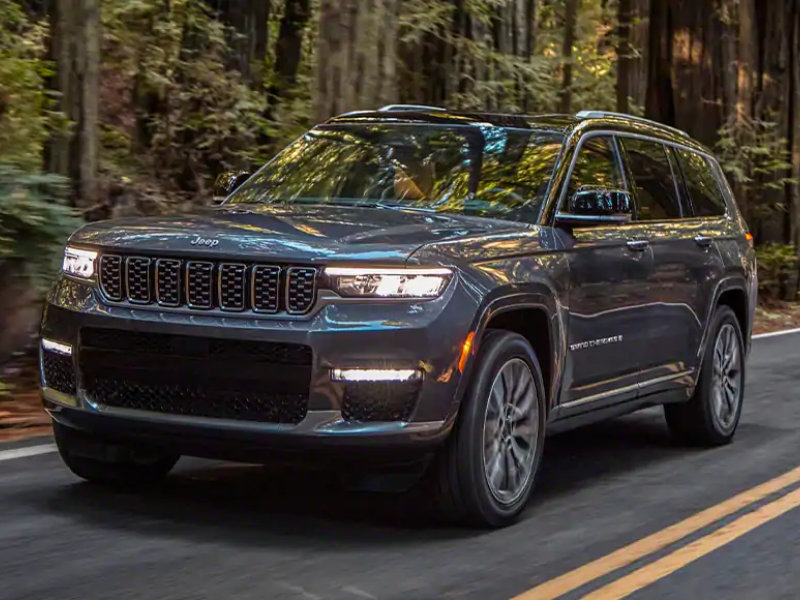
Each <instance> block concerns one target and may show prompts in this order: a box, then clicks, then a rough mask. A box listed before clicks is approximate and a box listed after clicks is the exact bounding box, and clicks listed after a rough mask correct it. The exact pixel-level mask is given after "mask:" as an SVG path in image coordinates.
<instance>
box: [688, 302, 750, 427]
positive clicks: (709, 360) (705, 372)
mask: <svg viewBox="0 0 800 600" xmlns="http://www.w3.org/2000/svg"><path fill="white" fill-rule="evenodd" d="M726 324H730V325H732V326H733V330H734V331H735V333H736V341H737V343H738V344H739V360H741V392H740V394H741V396H740V398H739V403H738V406H737V408H736V417H735V418H734V421H733V426H732V427H731V428H730V430H727V431H726V430H725V429H723V427H722V425H721V424H720V422H719V419H718V418H717V415H716V412H715V411H714V406H713V403H714V401H713V398H712V392H713V387H714V382H713V380H714V346H715V345H716V343H717V338H718V337H719V333H720V330H721V329H722V327H723V326H724V325H726ZM745 359H746V356H745V347H744V336H743V335H742V328H741V326H740V325H739V320H738V319H737V318H736V315H735V314H734V312H733V310H731V309H730V308H729V307H728V306H720V307H719V308H718V309H717V311H716V312H715V313H714V317H713V321H712V323H711V334H710V335H709V336H708V342H707V343H706V348H705V351H704V354H703V365H702V369H701V372H700V381H699V383H698V389H697V393H698V394H700V397H701V399H702V410H703V417H704V418H705V420H706V422H707V423H708V424H709V426H710V429H711V430H712V431H713V433H714V435H715V437H717V438H718V439H719V440H720V441H729V440H731V439H732V438H733V435H734V434H735V433H736V429H737V427H738V426H739V418H740V417H741V414H742V406H743V405H744V390H745V376H746V369H745Z"/></svg>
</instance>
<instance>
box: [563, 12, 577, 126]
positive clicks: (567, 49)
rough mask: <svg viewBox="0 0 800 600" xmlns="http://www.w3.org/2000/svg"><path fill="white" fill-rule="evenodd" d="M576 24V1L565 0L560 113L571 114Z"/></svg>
mask: <svg viewBox="0 0 800 600" xmlns="http://www.w3.org/2000/svg"><path fill="white" fill-rule="evenodd" d="M577 22H578V0H566V4H565V6H564V41H563V44H562V47H561V56H562V57H563V60H564V67H563V72H562V79H561V100H560V108H559V110H560V111H561V112H562V113H569V112H572V46H574V45H575V37H576V28H577Z"/></svg>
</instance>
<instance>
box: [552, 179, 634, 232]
mask: <svg viewBox="0 0 800 600" xmlns="http://www.w3.org/2000/svg"><path fill="white" fill-rule="evenodd" d="M632 216H633V202H632V200H631V195H630V194H629V193H628V192H626V191H624V190H605V189H597V188H585V187H583V188H581V189H579V190H578V191H577V192H575V194H574V195H573V196H572V198H570V199H569V206H568V212H559V213H556V222H557V223H561V224H568V225H573V226H578V227H580V226H592V225H603V224H607V225H610V224H624V223H630V221H631V218H632Z"/></svg>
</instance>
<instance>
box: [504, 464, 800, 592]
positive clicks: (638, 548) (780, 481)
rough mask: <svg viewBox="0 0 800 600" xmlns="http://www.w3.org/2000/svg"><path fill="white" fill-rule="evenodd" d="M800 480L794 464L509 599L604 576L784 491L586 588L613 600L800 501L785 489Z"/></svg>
mask: <svg viewBox="0 0 800 600" xmlns="http://www.w3.org/2000/svg"><path fill="white" fill-rule="evenodd" d="M798 482H800V467H797V468H795V469H792V470H791V471H789V472H788V473H784V474H783V475H780V476H779V477H776V478H775V479H771V480H770V481H767V482H765V483H762V484H761V485H757V486H756V487H754V488H750V489H749V490H746V491H744V492H742V493H741V494H737V495H736V496H733V497H732V498H729V499H727V500H725V501H724V502H721V503H719V504H716V505H714V506H711V507H710V508H707V509H705V510H703V511H701V512H699V513H697V514H695V515H692V516H691V517H689V518H688V519H684V520H683V521H681V522H679V523H675V524H674V525H671V526H669V527H667V528H666V529H662V530H661V531H658V532H656V533H654V534H652V535H649V536H647V537H646V538H642V539H641V540H638V541H636V542H634V543H632V544H629V545H628V546H625V547H623V548H620V549H619V550H616V551H614V552H612V553H611V554H607V555H606V556H603V557H602V558H598V559H597V560H595V561H592V562H590V563H588V564H585V565H583V566H581V567H578V568H577V569H574V570H572V571H570V572H569V573H565V574H564V575H561V576H560V577H556V578H555V579H551V580H550V581H546V582H544V583H542V584H541V585H537V586H536V587H534V588H531V589H530V590H528V591H527V592H523V593H522V594H520V595H519V596H516V597H515V598H514V599H513V600H549V599H552V598H558V597H559V596H563V595H564V594H567V593H569V592H572V591H574V590H576V589H578V588H579V587H581V586H583V585H586V584H588V583H591V582H592V581H594V580H595V579H598V578H600V577H602V576H604V575H608V574H610V573H612V572H614V571H616V570H617V569H621V568H622V567H625V566H627V565H630V564H631V563H633V562H635V561H637V560H639V559H642V558H644V557H646V556H648V555H650V554H652V553H654V552H657V551H659V550H662V549H664V548H666V547H667V546H669V545H671V544H674V543H676V542H678V541H680V540H682V539H683V538H685V537H686V536H688V535H691V534H692V533H695V532H697V531H699V530H700V529H703V528H705V527H708V526H710V525H713V524H714V523H716V522H717V521H719V520H720V519H723V518H725V517H728V516H730V515H732V514H734V513H737V512H739V511H741V510H744V509H746V508H747V507H749V506H750V505H752V504H755V503H757V502H759V501H761V500H764V499H765V498H767V497H768V496H771V495H773V494H776V493H777V492H780V491H782V490H783V491H784V492H785V493H784V495H782V496H780V497H779V498H778V499H776V500H773V501H771V502H769V503H767V504H764V505H763V506H760V507H759V508H757V509H755V510H753V511H751V512H747V513H745V514H744V515H742V516H740V517H738V518H736V519H734V520H733V521H731V522H730V523H727V524H726V525H724V526H722V527H720V528H719V529H716V530H714V531H712V532H711V533H709V534H707V535H704V536H702V537H700V538H698V539H696V540H694V541H692V542H691V543H688V544H686V545H685V546H682V547H680V548H678V549H677V550H675V551H673V552H671V553H670V554H667V555H666V556H663V557H661V558H659V559H658V560H655V561H653V562H651V563H649V564H647V565H645V566H643V567H641V568H639V569H637V570H635V571H633V572H632V573H629V574H627V575H624V576H623V577H621V578H619V579H616V580H614V581H612V582H611V583H609V584H607V585H604V586H603V587H601V588H599V589H597V590H595V591H593V592H591V593H589V594H588V595H587V596H585V598H590V599H592V600H612V599H616V598H624V597H625V596H628V595H630V594H632V593H633V592H635V591H637V590H640V589H642V588H643V587H645V586H647V585H650V584H651V583H653V582H655V581H658V580H659V579H662V578H664V577H666V576H667V575H669V574H670V573H673V572H675V571H677V570H678V569H680V568H681V567H684V566H686V565H687V564H689V563H691V562H693V561H695V560H697V559H698V558H700V557H702V556H705V555H706V554H709V553H710V552H713V551H714V550H716V549H717V548H720V547H722V546H724V545H725V544H728V543H730V542H732V541H733V540H735V539H737V538H739V537H741V536H743V535H744V534H746V533H747V532H749V531H752V530H753V529H755V528H756V527H758V526H759V525H762V524H764V523H766V522H768V521H771V520H772V519H775V518H777V517H779V516H781V515H782V514H784V513H787V512H788V511H790V510H792V509H793V508H796V507H798V506H800V488H797V489H792V490H787V489H786V488H789V487H790V486H793V485H794V484H796V483H798Z"/></svg>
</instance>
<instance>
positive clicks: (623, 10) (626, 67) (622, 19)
mask: <svg viewBox="0 0 800 600" xmlns="http://www.w3.org/2000/svg"><path fill="white" fill-rule="evenodd" d="M632 16H633V0H619V43H618V44H617V110H618V111H619V112H621V113H629V112H630V111H631V102H630V97H631V89H630V88H631V66H632V61H633V57H632V54H633V50H632V48H631V22H632Z"/></svg>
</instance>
